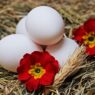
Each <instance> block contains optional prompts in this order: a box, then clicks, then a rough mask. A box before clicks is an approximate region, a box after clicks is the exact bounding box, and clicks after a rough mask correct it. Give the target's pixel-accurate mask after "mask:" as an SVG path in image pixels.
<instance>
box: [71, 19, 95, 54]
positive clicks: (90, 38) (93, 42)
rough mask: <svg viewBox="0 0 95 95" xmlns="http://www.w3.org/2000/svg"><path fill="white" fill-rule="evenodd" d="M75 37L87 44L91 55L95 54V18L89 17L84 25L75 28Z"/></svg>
mask: <svg viewBox="0 0 95 95" xmlns="http://www.w3.org/2000/svg"><path fill="white" fill-rule="evenodd" d="M73 33H74V37H73V38H74V39H75V40H76V41H77V42H79V44H84V45H85V46H86V52H87V53H88V54H89V55H95V19H94V18H90V19H88V20H87V21H86V22H85V23H84V24H83V25H82V26H80V27H79V28H77V29H76V30H74V32H73Z"/></svg>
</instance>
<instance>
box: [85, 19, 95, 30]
mask: <svg viewBox="0 0 95 95" xmlns="http://www.w3.org/2000/svg"><path fill="white" fill-rule="evenodd" d="M84 28H85V29H86V31H87V32H95V18H90V19H88V20H87V21H86V22H85V23H84Z"/></svg>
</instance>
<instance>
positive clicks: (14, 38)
mask: <svg viewBox="0 0 95 95" xmlns="http://www.w3.org/2000/svg"><path fill="white" fill-rule="evenodd" d="M33 51H41V48H40V46H38V45H36V44H35V43H33V42H32V41H31V40H30V39H28V38H27V36H25V35H22V34H13V35H9V36H7V37H5V38H3V39H2V40H1V41H0V65H1V66H2V67H4V68H5V69H6V70H9V71H12V72H16V69H17V66H18V65H19V61H20V60H21V58H22V57H23V55H24V54H26V53H32V52H33Z"/></svg>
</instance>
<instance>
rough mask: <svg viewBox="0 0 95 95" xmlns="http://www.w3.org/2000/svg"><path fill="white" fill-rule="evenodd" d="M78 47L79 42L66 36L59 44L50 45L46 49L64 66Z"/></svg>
mask: <svg viewBox="0 0 95 95" xmlns="http://www.w3.org/2000/svg"><path fill="white" fill-rule="evenodd" d="M77 47H78V44H77V43H76V42H75V41H74V40H72V39H69V38H66V37H65V38H64V39H63V40H62V41H61V42H59V43H58V44H56V45H52V46H48V47H47V49H46V51H48V52H49V53H50V54H51V55H53V56H54V57H55V58H56V59H57V60H58V62H59V64H60V66H63V65H64V64H65V62H66V61H67V60H68V59H69V57H70V56H71V55H72V54H73V52H74V51H75V49H76V48H77Z"/></svg>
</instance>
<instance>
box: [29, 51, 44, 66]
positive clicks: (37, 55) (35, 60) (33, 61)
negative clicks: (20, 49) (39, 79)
mask: <svg viewBox="0 0 95 95" xmlns="http://www.w3.org/2000/svg"><path fill="white" fill-rule="evenodd" d="M42 53H43V52H39V51H34V52H33V53H32V54H31V64H32V65H35V64H36V63H39V62H40V60H41V57H42Z"/></svg>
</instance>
